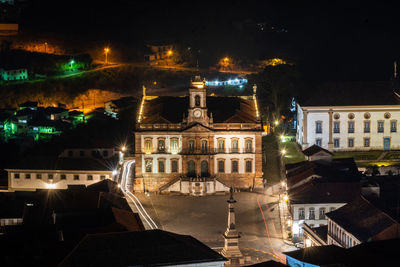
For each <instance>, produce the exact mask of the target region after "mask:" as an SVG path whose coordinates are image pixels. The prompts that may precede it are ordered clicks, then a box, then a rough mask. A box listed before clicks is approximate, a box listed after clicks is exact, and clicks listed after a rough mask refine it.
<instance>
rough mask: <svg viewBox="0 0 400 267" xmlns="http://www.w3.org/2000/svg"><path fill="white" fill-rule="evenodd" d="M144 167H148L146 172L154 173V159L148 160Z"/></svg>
mask: <svg viewBox="0 0 400 267" xmlns="http://www.w3.org/2000/svg"><path fill="white" fill-rule="evenodd" d="M144 165H145V167H146V172H153V160H152V159H146V160H145V164H144Z"/></svg>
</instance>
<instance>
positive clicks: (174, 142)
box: [171, 139, 179, 154]
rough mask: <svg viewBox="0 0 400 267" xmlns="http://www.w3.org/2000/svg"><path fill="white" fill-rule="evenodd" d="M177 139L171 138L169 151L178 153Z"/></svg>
mask: <svg viewBox="0 0 400 267" xmlns="http://www.w3.org/2000/svg"><path fill="white" fill-rule="evenodd" d="M178 152H179V151H178V139H171V153H172V154H178Z"/></svg>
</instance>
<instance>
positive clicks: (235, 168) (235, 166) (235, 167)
mask: <svg viewBox="0 0 400 267" xmlns="http://www.w3.org/2000/svg"><path fill="white" fill-rule="evenodd" d="M232 172H239V162H238V161H237V160H233V161H232Z"/></svg>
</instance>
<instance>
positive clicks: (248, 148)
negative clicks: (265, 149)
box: [246, 139, 253, 153]
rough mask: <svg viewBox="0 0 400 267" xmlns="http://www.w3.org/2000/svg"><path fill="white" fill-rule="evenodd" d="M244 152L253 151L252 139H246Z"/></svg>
mask: <svg viewBox="0 0 400 267" xmlns="http://www.w3.org/2000/svg"><path fill="white" fill-rule="evenodd" d="M246 152H250V153H251V152H253V141H252V140H250V139H247V140H246Z"/></svg>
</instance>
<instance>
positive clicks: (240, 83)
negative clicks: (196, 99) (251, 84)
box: [206, 78, 247, 88]
mask: <svg viewBox="0 0 400 267" xmlns="http://www.w3.org/2000/svg"><path fill="white" fill-rule="evenodd" d="M246 83H247V79H245V78H236V79H234V80H232V79H229V80H225V81H219V80H215V81H206V86H210V87H218V86H224V85H234V86H235V85H236V86H239V87H240V86H242V87H243V84H246ZM242 87H240V88H242Z"/></svg>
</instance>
